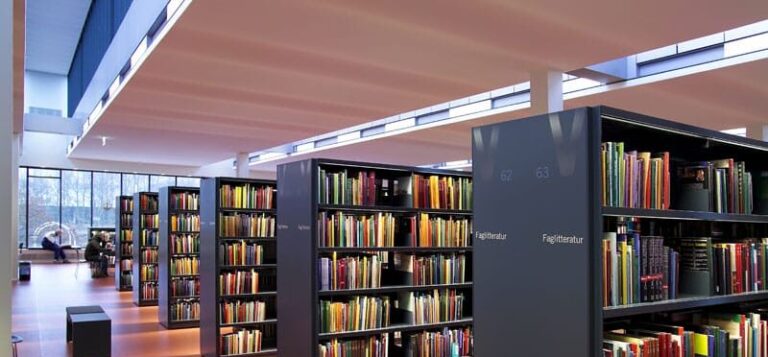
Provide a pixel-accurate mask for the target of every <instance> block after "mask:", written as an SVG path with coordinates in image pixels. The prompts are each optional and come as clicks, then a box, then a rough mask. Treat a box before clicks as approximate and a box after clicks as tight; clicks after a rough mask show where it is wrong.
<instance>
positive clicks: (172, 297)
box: [171, 295, 200, 300]
mask: <svg viewBox="0 0 768 357" xmlns="http://www.w3.org/2000/svg"><path fill="white" fill-rule="evenodd" d="M199 298H200V295H192V296H171V300H192V299H199Z"/></svg>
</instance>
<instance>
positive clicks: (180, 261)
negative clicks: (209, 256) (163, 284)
mask: <svg viewBox="0 0 768 357" xmlns="http://www.w3.org/2000/svg"><path fill="white" fill-rule="evenodd" d="M198 274H200V259H198V258H197V257H185V258H172V259H171V276H176V275H198Z"/></svg>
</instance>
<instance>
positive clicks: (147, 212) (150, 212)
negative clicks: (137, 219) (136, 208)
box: [141, 210, 160, 214]
mask: <svg viewBox="0 0 768 357" xmlns="http://www.w3.org/2000/svg"><path fill="white" fill-rule="evenodd" d="M158 213H160V211H157V210H141V214H158Z"/></svg>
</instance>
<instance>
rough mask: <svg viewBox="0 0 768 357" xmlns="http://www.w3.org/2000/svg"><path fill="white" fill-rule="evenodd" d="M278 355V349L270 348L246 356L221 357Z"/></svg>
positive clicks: (226, 356)
mask: <svg viewBox="0 0 768 357" xmlns="http://www.w3.org/2000/svg"><path fill="white" fill-rule="evenodd" d="M276 353H277V349H276V348H268V349H264V350H261V351H259V352H254V353H245V354H238V355H221V356H222V357H262V356H272V355H274V354H276Z"/></svg>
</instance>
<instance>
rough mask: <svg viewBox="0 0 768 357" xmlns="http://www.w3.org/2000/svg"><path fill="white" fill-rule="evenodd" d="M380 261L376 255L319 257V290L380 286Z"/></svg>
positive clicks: (334, 253)
mask: <svg viewBox="0 0 768 357" xmlns="http://www.w3.org/2000/svg"><path fill="white" fill-rule="evenodd" d="M381 265H382V264H381V261H380V260H379V257H378V256H377V255H370V256H368V255H364V256H362V257H342V258H338V257H337V256H336V252H333V254H332V257H331V258H325V257H322V258H320V261H319V266H318V270H317V271H318V275H319V276H318V279H319V284H320V290H344V289H369V288H379V287H381Z"/></svg>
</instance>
